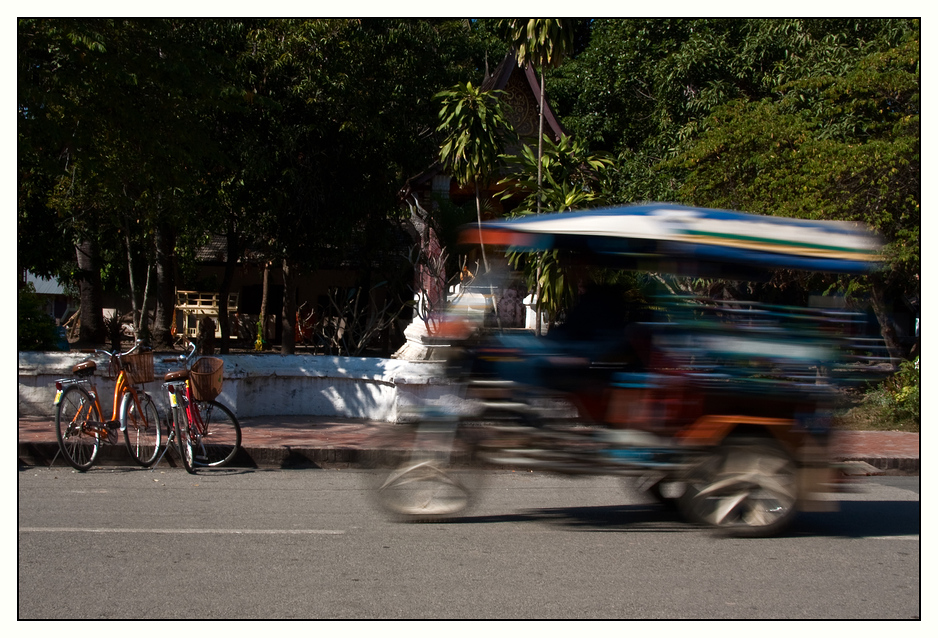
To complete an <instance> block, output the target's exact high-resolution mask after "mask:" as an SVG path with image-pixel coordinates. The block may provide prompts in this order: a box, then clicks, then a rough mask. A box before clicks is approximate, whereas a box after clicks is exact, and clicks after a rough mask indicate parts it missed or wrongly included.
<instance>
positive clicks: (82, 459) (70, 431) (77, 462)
mask: <svg viewBox="0 0 938 638" xmlns="http://www.w3.org/2000/svg"><path fill="white" fill-rule="evenodd" d="M87 421H96V422H97V423H98V424H100V423H101V412H100V411H99V410H98V406H97V404H96V403H95V402H94V401H93V400H92V398H91V395H90V394H88V391H87V390H85V389H84V388H83V387H81V386H77V385H72V386H69V387H67V388H65V390H64V391H63V392H62V396H61V397H60V398H59V402H58V405H57V406H56V408H55V436H56V438H57V439H58V441H59V450H61V451H62V455H63V456H65V460H66V461H68V463H69V465H71V466H72V467H74V468H75V469H76V470H79V471H81V472H84V471H86V470H88V469H90V468H91V466H92V465H94V461H95V459H96V458H97V457H98V450H99V449H101V439H100V438H99V437H98V436H97V434H95V433H94V432H91V431H89V430H88V429H87V428H84V427H83V426H84V425H85V423H86V422H87Z"/></svg>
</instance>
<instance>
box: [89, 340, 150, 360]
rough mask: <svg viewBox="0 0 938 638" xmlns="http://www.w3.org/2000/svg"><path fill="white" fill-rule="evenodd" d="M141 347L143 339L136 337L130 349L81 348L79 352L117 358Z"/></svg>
mask: <svg viewBox="0 0 938 638" xmlns="http://www.w3.org/2000/svg"><path fill="white" fill-rule="evenodd" d="M142 347H143V340H141V339H137V341H136V342H134V345H133V347H132V348H131V349H130V350H128V351H127V352H118V351H114V352H111V351H110V350H103V349H101V348H82V349H81V352H83V353H85V354H106V355H107V356H109V357H111V358H112V359H113V358H115V357H118V358H119V357H123V356H125V355H128V354H131V353H133V352H134V351H136V350H137V349H139V348H142Z"/></svg>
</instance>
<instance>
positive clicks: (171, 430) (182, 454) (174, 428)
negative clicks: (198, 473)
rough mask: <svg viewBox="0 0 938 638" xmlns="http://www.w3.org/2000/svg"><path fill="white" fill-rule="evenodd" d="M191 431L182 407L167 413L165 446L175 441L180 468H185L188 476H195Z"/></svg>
mask: <svg viewBox="0 0 938 638" xmlns="http://www.w3.org/2000/svg"><path fill="white" fill-rule="evenodd" d="M191 429H193V426H190V425H189V422H188V418H187V417H186V410H185V408H182V407H176V408H172V409H171V410H170V413H169V425H168V428H167V430H166V444H167V445H169V441H170V439H172V438H175V440H176V448H177V449H178V450H179V458H180V459H182V466H183V467H184V468H186V472H188V473H189V474H195V452H194V450H193V446H194V445H197V444H196V443H195V442H194V438H195V437H193V436H192V432H191Z"/></svg>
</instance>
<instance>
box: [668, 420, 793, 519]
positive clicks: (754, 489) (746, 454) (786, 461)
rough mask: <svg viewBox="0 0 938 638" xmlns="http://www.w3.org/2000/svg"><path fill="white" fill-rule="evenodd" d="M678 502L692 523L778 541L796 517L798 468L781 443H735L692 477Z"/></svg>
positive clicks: (755, 440) (709, 459)
mask: <svg viewBox="0 0 938 638" xmlns="http://www.w3.org/2000/svg"><path fill="white" fill-rule="evenodd" d="M686 485H687V487H686V490H685V491H684V494H683V495H681V497H680V499H679V500H678V506H679V507H680V510H681V512H682V513H683V515H684V516H685V518H687V519H688V520H690V521H691V522H694V523H700V524H703V525H708V526H710V527H713V528H716V529H718V530H720V531H723V532H726V533H728V534H730V535H733V536H747V537H757V536H772V535H775V534H778V533H779V532H781V531H782V530H783V529H785V528H786V527H788V526H789V525H790V524H791V522H792V520H793V519H794V517H795V514H796V504H797V498H798V488H797V466H796V464H795V461H794V459H792V458H791V456H790V455H789V454H788V453H787V452H786V451H785V449H784V448H782V446H781V445H780V444H779V443H777V442H776V441H774V440H772V439H768V438H765V439H763V438H747V439H742V438H740V439H729V440H727V441H726V443H724V444H723V445H721V446H720V447H719V448H717V449H716V450H715V451H714V453H713V454H712V455H710V456H708V457H707V458H706V459H704V460H703V461H702V462H701V463H700V464H699V465H698V466H697V468H696V469H695V470H694V471H692V472H691V473H690V476H689V477H688V481H687V484H686Z"/></svg>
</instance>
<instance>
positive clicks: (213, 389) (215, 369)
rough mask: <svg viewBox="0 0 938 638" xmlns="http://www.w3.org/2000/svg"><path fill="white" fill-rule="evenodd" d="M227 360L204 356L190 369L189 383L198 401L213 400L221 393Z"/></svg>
mask: <svg viewBox="0 0 938 638" xmlns="http://www.w3.org/2000/svg"><path fill="white" fill-rule="evenodd" d="M224 364H225V362H224V361H222V360H221V359H216V358H215V357H202V358H201V359H199V360H198V361H196V362H195V363H193V364H192V369H191V370H189V383H190V385H191V390H192V396H193V398H194V399H195V400H196V401H211V400H213V399H214V398H215V397H217V396H218V395H219V394H221V383H222V379H223V377H224Z"/></svg>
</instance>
